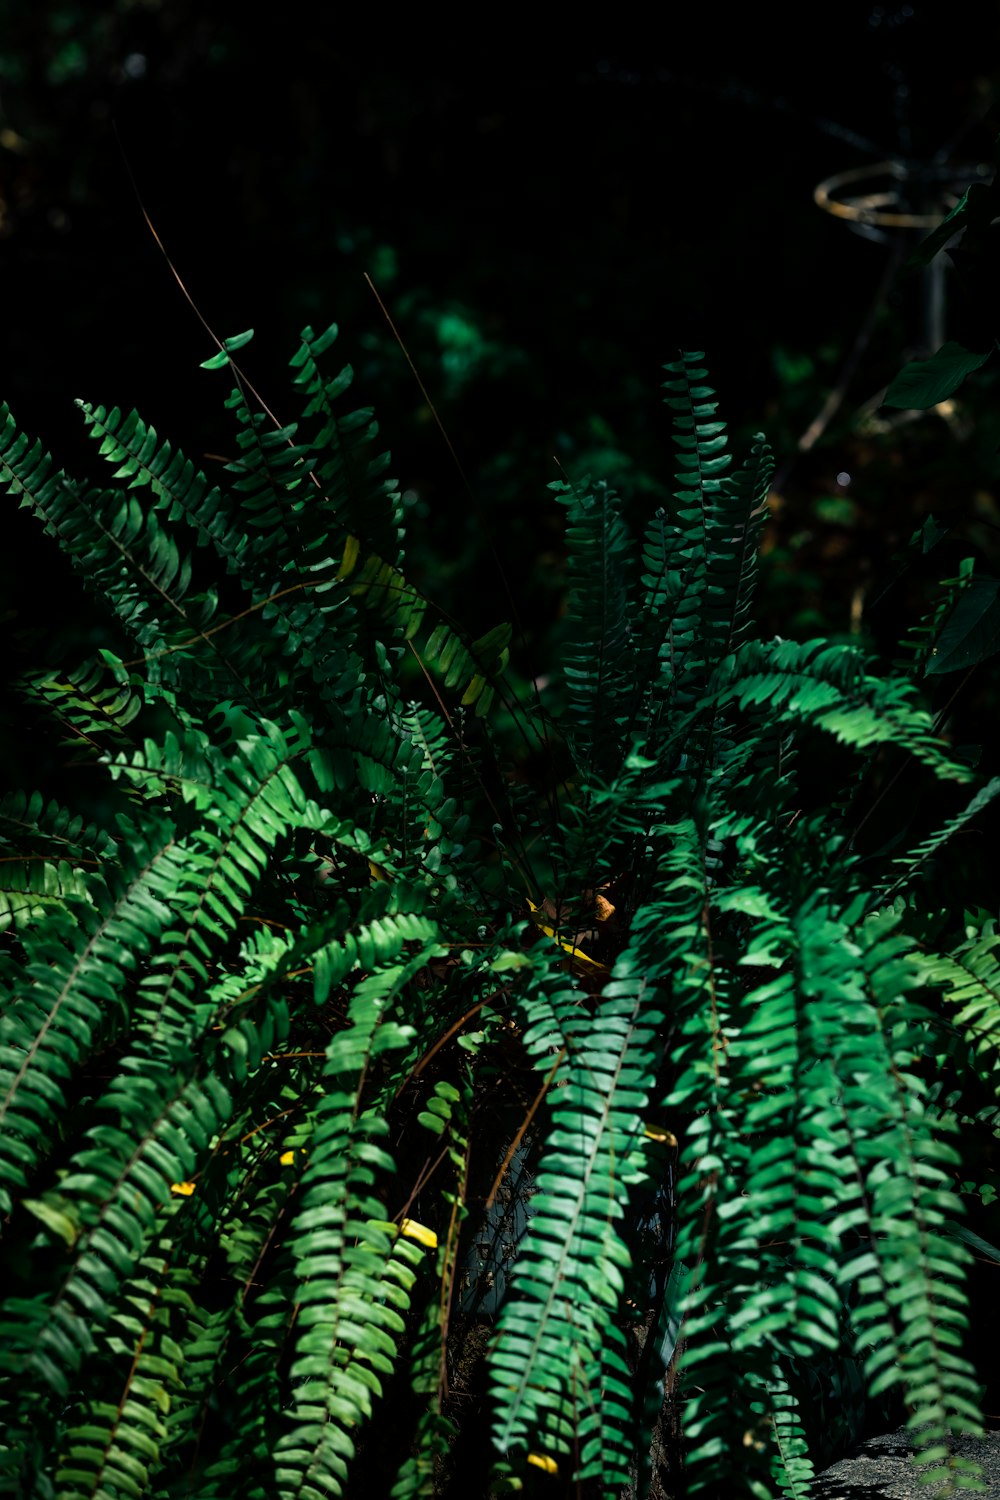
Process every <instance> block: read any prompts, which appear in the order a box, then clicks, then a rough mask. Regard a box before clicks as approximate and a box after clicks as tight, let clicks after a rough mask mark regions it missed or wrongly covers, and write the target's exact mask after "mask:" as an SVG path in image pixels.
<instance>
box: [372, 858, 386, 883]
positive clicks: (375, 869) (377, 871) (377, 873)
mask: <svg viewBox="0 0 1000 1500" xmlns="http://www.w3.org/2000/svg"><path fill="white" fill-rule="evenodd" d="M368 868H369V870H370V871H371V877H372V879H373V880H388V879H389V877H388V875H387V874H386V873H385V871H384V870H383V868H382V866H381V865H377V864H376V863H375V861H374V860H373V859H370V860H369V861H368Z"/></svg>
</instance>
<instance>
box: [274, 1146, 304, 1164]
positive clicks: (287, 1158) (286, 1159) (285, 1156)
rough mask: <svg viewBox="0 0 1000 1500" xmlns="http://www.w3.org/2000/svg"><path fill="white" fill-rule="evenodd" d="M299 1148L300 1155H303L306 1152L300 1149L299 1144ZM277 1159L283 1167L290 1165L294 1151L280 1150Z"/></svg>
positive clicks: (293, 1158) (293, 1157)
mask: <svg viewBox="0 0 1000 1500" xmlns="http://www.w3.org/2000/svg"><path fill="white" fill-rule="evenodd" d="M299 1150H300V1151H302V1155H303V1156H305V1154H306V1153H305V1151H304V1150H302V1147H301V1146H300V1147H299ZM278 1160H279V1161H280V1163H281V1165H282V1166H283V1167H290V1166H291V1165H292V1162H293V1161H294V1160H295V1152H294V1151H282V1153H281V1155H280V1156H279V1157H278Z"/></svg>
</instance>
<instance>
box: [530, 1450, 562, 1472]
mask: <svg viewBox="0 0 1000 1500" xmlns="http://www.w3.org/2000/svg"><path fill="white" fill-rule="evenodd" d="M528 1462H529V1464H534V1466H535V1468H536V1469H542V1470H543V1471H544V1472H545V1473H546V1474H558V1473H559V1465H558V1464H557V1463H556V1461H555V1459H554V1458H549V1455H548V1454H547V1453H529V1454H528Z"/></svg>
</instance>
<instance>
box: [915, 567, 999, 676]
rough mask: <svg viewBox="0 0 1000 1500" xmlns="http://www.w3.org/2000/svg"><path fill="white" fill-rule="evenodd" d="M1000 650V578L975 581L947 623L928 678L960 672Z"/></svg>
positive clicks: (959, 601)
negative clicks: (945, 673)
mask: <svg viewBox="0 0 1000 1500" xmlns="http://www.w3.org/2000/svg"><path fill="white" fill-rule="evenodd" d="M997 651H1000V579H996V578H973V579H972V581H971V582H970V583H969V584H968V585H967V586H966V587H965V588H964V589H963V590H962V593H961V594H960V595H959V598H958V603H957V604H956V605H955V608H954V609H953V610H952V612H951V614H950V615H949V617H948V619H947V620H946V621H945V624H944V626H943V627H942V629H941V634H940V635H939V636H938V639H937V645H936V646H935V647H934V649H933V650H932V652H931V655H930V658H929V660H928V663H927V673H928V676H940V675H941V674H942V673H944V672H960V671H962V670H963V669H965V668H968V667H973V666H976V665H978V663H979V662H981V661H986V659H987V658H988V657H990V656H993V655H994V653H995V652H997Z"/></svg>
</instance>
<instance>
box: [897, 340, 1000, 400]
mask: <svg viewBox="0 0 1000 1500" xmlns="http://www.w3.org/2000/svg"><path fill="white" fill-rule="evenodd" d="M992 352H993V351H992V350H990V349H987V351H986V353H985V354H977V353H976V352H975V351H974V350H972V349H966V348H964V347H963V346H962V345H961V344H955V343H947V344H942V345H941V348H940V349H939V350H938V351H937V353H936V354H932V355H931V357H930V359H923V360H920V359H915V360H911V361H910V363H909V364H908V365H904V366H903V368H902V369H901V370H900V372H899V374H898V375H897V376H896V378H895V379H894V380H893V381H892V382H891V384H890V386H889V389H888V390H887V391H886V393H885V396H884V397H883V405H884V406H901V407H903V408H904V409H905V410H910V409H917V410H920V411H923V410H924V409H925V408H927V407H928V406H937V404H938V402H939V401H944V400H945V399H946V398H947V397H948V396H950V395H951V393H952V391H956V390H957V389H958V387H959V386H960V385H961V384H962V381H963V380H964V379H965V377H966V375H969V374H971V373H972V371H973V370H978V369H979V367H980V366H981V365H984V364H985V363H986V361H987V360H988V359H989V357H990V354H991V353H992Z"/></svg>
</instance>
